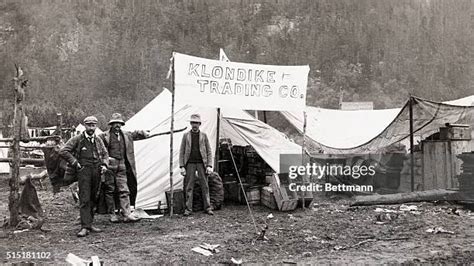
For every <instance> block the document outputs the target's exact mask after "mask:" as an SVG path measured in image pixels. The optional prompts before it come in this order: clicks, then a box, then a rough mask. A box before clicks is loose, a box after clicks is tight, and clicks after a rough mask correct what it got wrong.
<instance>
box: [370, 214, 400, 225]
mask: <svg viewBox="0 0 474 266" xmlns="http://www.w3.org/2000/svg"><path fill="white" fill-rule="evenodd" d="M397 218H398V214H397V213H380V214H377V216H376V220H377V221H376V222H375V223H376V224H387V223H390V222H391V221H393V220H395V219H397Z"/></svg>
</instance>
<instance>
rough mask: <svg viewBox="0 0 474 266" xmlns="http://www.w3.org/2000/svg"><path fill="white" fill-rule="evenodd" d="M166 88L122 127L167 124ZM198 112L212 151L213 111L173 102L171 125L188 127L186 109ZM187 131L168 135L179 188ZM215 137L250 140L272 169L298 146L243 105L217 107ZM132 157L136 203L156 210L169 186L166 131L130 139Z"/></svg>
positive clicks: (235, 141) (162, 128)
mask: <svg viewBox="0 0 474 266" xmlns="http://www.w3.org/2000/svg"><path fill="white" fill-rule="evenodd" d="M170 103H171V93H170V92H169V91H167V90H164V91H163V92H162V93H160V95H158V96H157V97H156V98H155V99H153V100H152V101H151V102H150V103H149V104H148V105H146V106H145V107H144V108H143V109H142V110H141V111H139V112H138V113H137V114H135V116H133V117H132V118H130V119H129V120H128V121H127V122H126V124H125V126H124V129H125V130H138V129H142V130H150V131H151V133H152V134H153V133H159V132H164V131H168V130H169V129H170V122H171V118H170V114H171V106H170ZM194 113H199V114H200V115H201V119H202V120H203V123H202V125H201V130H202V131H203V132H205V133H206V134H207V136H208V137H209V141H210V142H211V143H210V144H211V147H212V150H213V151H215V149H216V134H217V120H218V119H217V110H216V109H215V108H203V107H197V106H189V105H184V104H180V103H179V101H178V102H177V103H176V105H175V112H174V128H175V129H181V128H183V127H187V126H188V129H189V122H188V119H189V117H190V116H191V114H194ZM184 132H186V131H182V132H179V133H175V134H174V135H173V180H174V188H175V189H179V188H182V187H183V183H182V182H183V177H182V176H181V175H180V171H179V164H178V154H179V147H180V144H181V139H182V137H183V134H184ZM219 132H220V137H221V138H230V139H231V140H232V143H233V144H234V145H251V146H253V147H254V148H255V150H256V151H257V153H258V154H259V155H260V156H261V157H262V158H263V159H264V160H265V161H266V162H267V163H268V165H269V166H270V167H271V168H272V169H273V170H274V171H275V172H279V170H280V169H279V168H280V166H279V159H280V158H279V157H280V154H299V153H301V147H300V146H299V145H297V144H295V143H293V142H291V141H290V140H289V139H288V138H286V136H285V135H284V134H283V133H281V132H279V131H277V130H276V129H274V128H272V127H270V126H269V125H267V124H265V123H263V122H261V121H259V120H256V119H254V118H253V117H252V116H250V115H249V114H247V113H246V112H245V111H242V110H227V109H221V119H220V131H219ZM135 156H136V158H135V159H136V162H137V176H138V177H137V179H138V180H137V181H138V195H137V202H136V205H137V206H136V207H139V208H144V209H156V208H157V207H158V202H160V201H161V203H166V198H165V191H168V190H169V189H170V180H169V170H170V165H169V162H170V159H169V158H170V136H169V135H164V136H158V137H153V138H150V139H145V140H140V141H136V142H135Z"/></svg>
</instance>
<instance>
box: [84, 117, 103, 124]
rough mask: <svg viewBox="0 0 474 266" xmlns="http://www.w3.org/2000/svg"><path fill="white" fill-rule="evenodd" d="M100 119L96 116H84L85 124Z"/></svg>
mask: <svg viewBox="0 0 474 266" xmlns="http://www.w3.org/2000/svg"><path fill="white" fill-rule="evenodd" d="M98 122H99V121H98V120H97V118H96V117H95V116H88V117H86V118H84V124H86V125H87V124H94V125H95V124H97V123H98Z"/></svg>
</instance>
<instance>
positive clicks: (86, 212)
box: [77, 164, 100, 229]
mask: <svg viewBox="0 0 474 266" xmlns="http://www.w3.org/2000/svg"><path fill="white" fill-rule="evenodd" d="M77 179H78V183H79V203H80V215H81V226H82V228H88V229H90V228H91V226H92V222H93V220H94V211H95V206H96V205H97V191H98V189H99V184H100V172H99V165H98V164H91V165H84V166H83V167H82V169H80V170H78V172H77Z"/></svg>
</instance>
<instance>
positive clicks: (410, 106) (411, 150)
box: [408, 95, 415, 192]
mask: <svg viewBox="0 0 474 266" xmlns="http://www.w3.org/2000/svg"><path fill="white" fill-rule="evenodd" d="M408 108H409V114H410V161H411V167H410V178H411V191H412V192H413V191H415V155H414V153H413V149H414V147H415V145H414V137H413V97H412V96H411V95H410V100H409V101H408Z"/></svg>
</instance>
